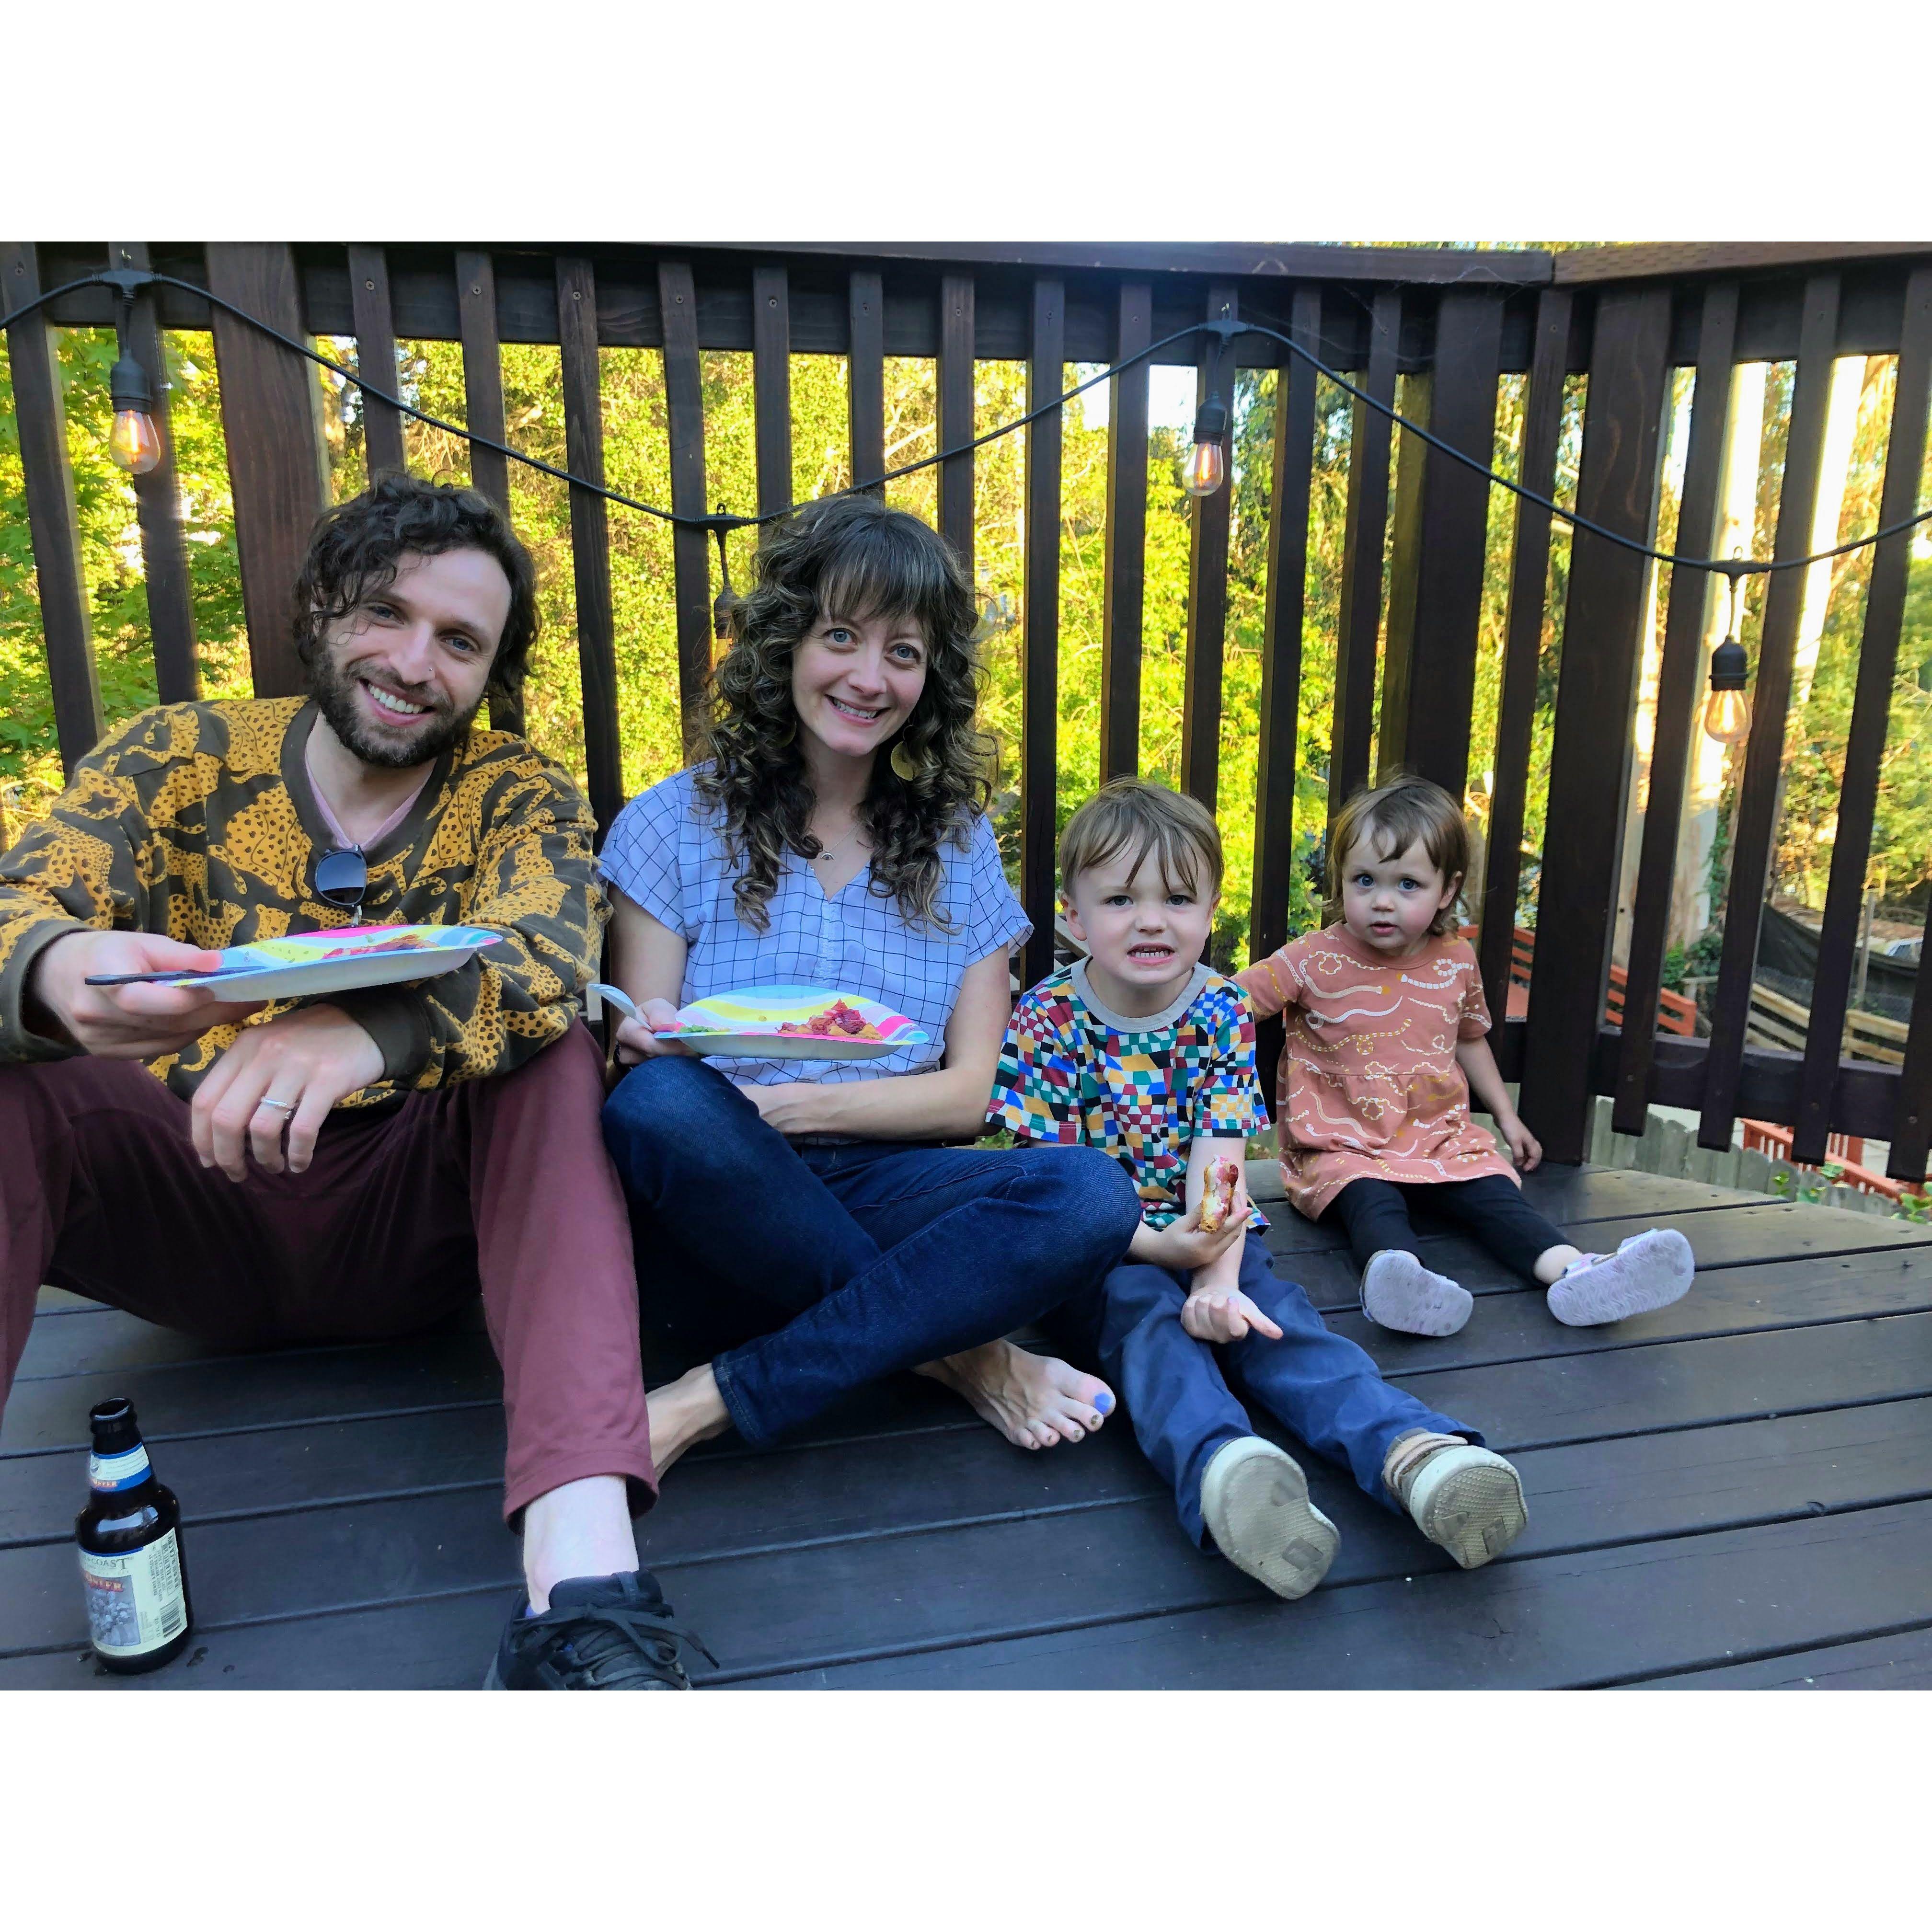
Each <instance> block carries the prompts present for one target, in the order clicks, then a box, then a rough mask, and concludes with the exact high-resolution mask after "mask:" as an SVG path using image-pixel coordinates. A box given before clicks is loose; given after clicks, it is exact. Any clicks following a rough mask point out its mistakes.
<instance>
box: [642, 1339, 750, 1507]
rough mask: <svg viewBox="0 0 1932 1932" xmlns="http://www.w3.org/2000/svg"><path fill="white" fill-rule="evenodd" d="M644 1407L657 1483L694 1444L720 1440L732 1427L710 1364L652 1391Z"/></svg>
mask: <svg viewBox="0 0 1932 1932" xmlns="http://www.w3.org/2000/svg"><path fill="white" fill-rule="evenodd" d="M644 1406H645V1408H646V1410H647V1411H648V1412H649V1416H650V1421H651V1461H652V1463H653V1464H654V1465H655V1466H656V1469H657V1472H658V1481H660V1482H661V1481H663V1480H664V1472H665V1471H666V1470H667V1469H669V1468H670V1466H671V1465H672V1464H673V1463H675V1462H676V1460H677V1459H678V1458H679V1457H680V1456H682V1454H684V1452H685V1451H686V1450H687V1449H688V1448H690V1447H691V1445H692V1444H693V1443H694V1442H708V1441H709V1440H710V1439H711V1438H712V1436H722V1435H723V1434H724V1432H725V1430H727V1429H729V1428H730V1426H731V1415H730V1411H729V1410H728V1409H726V1408H725V1406H724V1397H722V1396H721V1395H720V1394H718V1378H717V1377H716V1376H714V1375H713V1374H712V1373H711V1364H709V1362H706V1364H704V1366H703V1367H702V1368H699V1369H691V1370H687V1371H686V1372H685V1373H684V1374H682V1375H681V1376H679V1377H678V1379H677V1380H676V1382H666V1383H665V1384H664V1386H663V1387H662V1388H654V1389H652V1391H650V1392H649V1394H647V1395H646V1397H644Z"/></svg>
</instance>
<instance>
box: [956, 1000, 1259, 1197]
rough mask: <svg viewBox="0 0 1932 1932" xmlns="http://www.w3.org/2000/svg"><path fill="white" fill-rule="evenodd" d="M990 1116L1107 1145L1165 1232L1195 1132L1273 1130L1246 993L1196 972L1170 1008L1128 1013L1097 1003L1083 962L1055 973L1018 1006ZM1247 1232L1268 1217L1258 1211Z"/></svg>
mask: <svg viewBox="0 0 1932 1932" xmlns="http://www.w3.org/2000/svg"><path fill="white" fill-rule="evenodd" d="M986 1118H987V1121H988V1123H989V1124H990V1125H992V1126H994V1127H1007V1128H1010V1129H1011V1130H1012V1131H1013V1134H1014V1135H1015V1136H1016V1138H1018V1139H1022V1140H1030V1141H1050V1142H1058V1143H1059V1144H1060V1145H1062V1146H1065V1147H1097V1148H1106V1151H1108V1152H1109V1154H1112V1155H1113V1157H1115V1160H1118V1162H1119V1163H1121V1166H1123V1167H1124V1168H1125V1169H1127V1172H1128V1173H1129V1174H1130V1175H1133V1181H1134V1185H1135V1187H1136V1188H1138V1189H1139V1190H1140V1197H1141V1218H1142V1220H1144V1221H1145V1222H1146V1223H1147V1224H1148V1226H1150V1227H1151V1228H1164V1227H1166V1226H1167V1225H1168V1224H1169V1223H1170V1222H1172V1221H1175V1220H1179V1219H1180V1218H1181V1216H1182V1215H1183V1214H1184V1213H1185V1212H1186V1210H1187V1151H1188V1148H1189V1147H1190V1145H1191V1144H1192V1143H1193V1140H1194V1138H1195V1136H1196V1135H1197V1134H1212V1135H1215V1136H1227V1137H1228V1138H1229V1139H1245V1138H1246V1136H1248V1135H1250V1134H1258V1133H1262V1131H1263V1130H1265V1128H1266V1127H1267V1126H1268V1109H1267V1107H1266V1106H1265V1105H1264V1104H1263V1102H1262V1090H1261V1083H1260V1082H1259V1079H1256V1073H1255V1023H1254V1020H1253V1016H1251V1015H1250V1013H1249V1011H1248V1003H1247V998H1245V996H1244V995H1243V993H1242V992H1241V988H1240V987H1239V986H1236V985H1235V983H1234V981H1233V980H1228V979H1224V978H1223V977H1222V976H1221V975H1220V974H1218V973H1215V972H1211V971H1209V970H1208V968H1206V967H1205V966H1197V967H1196V968H1195V969H1194V974H1193V978H1191V979H1190V980H1189V981H1188V983H1187V986H1186V987H1185V988H1184V989H1183V990H1182V992H1181V995H1180V997H1179V998H1178V999H1177V1000H1175V1002H1174V1003H1173V1004H1172V1005H1171V1006H1169V1007H1167V1008H1166V1010H1165V1011H1163V1012H1161V1013H1150V1014H1148V1015H1147V1016H1145V1018H1142V1019H1127V1018H1124V1017H1123V1016H1121V1015H1120V1014H1118V1013H1110V1012H1109V1010H1107V1008H1106V1007H1104V1006H1103V1005H1102V1004H1101V1003H1100V1001H1099V1000H1098V999H1097V998H1095V996H1094V990H1093V988H1092V986H1091V985H1090V984H1089V983H1088V978H1087V968H1086V965H1085V962H1079V963H1076V965H1072V966H1070V967H1066V968H1062V969H1061V971H1059V972H1057V973H1052V974H1049V975H1048V976H1047V977H1046V978H1045V979H1044V980H1041V982H1040V984H1039V985H1038V986H1035V987H1034V988H1033V989H1032V990H1031V992H1028V993H1026V994H1025V995H1022V998H1021V1000H1020V1003H1019V1005H1018V1006H1017V1007H1015V1008H1014V1009H1013V1019H1012V1022H1011V1023H1010V1025H1008V1027H1007V1042H1006V1045H1005V1046H1004V1049H1002V1050H1001V1055H1000V1069H999V1071H998V1073H997V1074H995V1076H994V1078H993V1097H992V1103H991V1104H990V1105H989V1107H988V1109H987V1111H986ZM1248 1225H1249V1226H1250V1227H1255V1228H1265V1227H1266V1226H1268V1218H1267V1217H1266V1216H1265V1215H1264V1214H1262V1212H1261V1211H1260V1210H1259V1208H1256V1209H1255V1210H1254V1211H1253V1213H1251V1214H1250V1216H1249V1217H1248Z"/></svg>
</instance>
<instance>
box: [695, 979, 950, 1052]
mask: <svg viewBox="0 0 1932 1932" xmlns="http://www.w3.org/2000/svg"><path fill="white" fill-rule="evenodd" d="M841 1001H843V1002H844V1005H845V1007H846V1008H847V1010H850V1011H851V1012H853V1013H856V1014H857V1015H858V1016H859V1018H860V1019H862V1020H865V1021H866V1022H869V1023H870V1024H871V1025H872V1026H874V1027H875V1028H877V1030H878V1034H879V1037H878V1038H877V1039H876V1040H862V1039H855V1038H853V1037H852V1036H851V1035H850V1034H844V1033H840V1032H822V1033H786V1032H784V1031H782V1029H783V1028H785V1027H786V1026H787V1025H790V1026H795V1027H797V1026H804V1025H807V1024H808V1023H809V1022H811V1021H812V1020H813V1019H816V1018H818V1017H820V1016H823V1014H824V1013H826V1010H827V1009H828V1008H829V1007H834V1006H835V1005H837V1004H838V1003H839V1002H841ZM677 1019H678V1025H677V1028H676V1031H675V1032H671V1031H668V1030H667V1031H665V1032H664V1033H662V1034H659V1035H658V1037H659V1038H660V1039H661V1040H682V1042H683V1043H685V1045H686V1046H688V1047H689V1048H690V1049H691V1051H692V1052H694V1053H697V1054H700V1055H703V1056H704V1057H705V1058H718V1059H726V1060H880V1059H883V1058H884V1057H885V1055H887V1054H889V1053H896V1052H898V1050H899V1049H900V1048H901V1047H903V1046H924V1045H925V1044H926V1041H927V1040H928V1038H929V1035H927V1034H924V1033H922V1032H921V1031H919V1028H917V1027H916V1026H915V1025H913V1023H912V1022H911V1021H910V1020H909V1019H907V1018H906V1016H905V1015H904V1013H894V1012H893V1011H892V1008H891V1007H888V1006H884V1005H882V1004H880V1002H879V1001H877V1000H868V999H865V998H862V996H861V995H859V994H856V993H841V992H838V991H836V990H835V989H832V988H831V987H828V986H747V987H745V988H744V989H742V990H741V991H739V992H730V993H714V994H712V996H711V997H710V998H709V999H708V1000H694V1001H692V1003H691V1004H690V1005H689V1006H688V1007H683V1008H682V1009H681V1010H679V1013H678V1016H677Z"/></svg>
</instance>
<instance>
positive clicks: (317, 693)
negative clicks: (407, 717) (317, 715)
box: [310, 646, 483, 771]
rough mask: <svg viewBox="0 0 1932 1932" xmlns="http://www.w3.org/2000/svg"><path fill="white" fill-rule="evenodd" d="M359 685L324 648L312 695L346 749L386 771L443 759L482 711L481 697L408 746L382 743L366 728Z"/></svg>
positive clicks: (436, 721) (438, 721)
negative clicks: (358, 691)
mask: <svg viewBox="0 0 1932 1932" xmlns="http://www.w3.org/2000/svg"><path fill="white" fill-rule="evenodd" d="M359 682H360V680H359V679H357V678H356V677H355V676H353V675H352V674H350V673H348V672H346V671H344V670H343V669H342V668H341V666H340V665H339V664H338V663H337V661H336V660H335V654H334V653H333V652H332V651H330V650H329V649H328V648H327V647H326V646H325V647H324V648H323V650H322V651H321V652H320V653H319V655H318V656H317V660H316V663H315V665H314V670H312V672H311V676H310V693H311V696H313V697H314V699H315V702H316V708H317V709H318V710H319V711H320V712H321V713H322V715H323V717H324V718H326V720H327V721H328V723H329V729H330V730H332V731H333V732H334V733H335V735H336V737H337V739H338V740H339V741H340V742H341V745H342V748H344V750H345V751H348V752H350V754H352V755H353V756H354V757H359V758H360V759H361V760H362V762H363V763H365V765H375V766H380V768H381V769H384V770H386V771H407V769H409V768H410V766H412V765H425V764H428V763H429V762H430V761H431V760H432V759H434V758H440V757H442V755H443V753H444V752H445V751H448V750H449V748H450V746H451V745H453V744H455V742H456V741H457V740H458V739H459V738H460V737H461V736H463V733H465V732H466V731H467V730H469V726H470V723H471V721H472V720H473V719H474V718H475V715H476V714H477V712H478V711H480V710H481V709H482V708H483V705H482V700H481V698H479V699H478V700H477V701H476V703H474V704H472V706H470V707H469V709H468V710H467V711H466V712H463V713H462V714H461V715H457V714H455V713H454V712H444V713H442V714H440V715H437V716H436V717H435V718H434V721H433V722H431V724H428V726H427V727H425V729H424V730H422V732H421V733H419V734H418V735H416V736H413V737H412V738H411V739H410V742H408V743H407V745H391V744H383V743H382V742H379V741H378V740H377V739H374V738H372V737H371V736H369V734H368V732H367V730H365V727H364V724H363V721H362V712H361V711H360V709H359V708H358V706H357V703H356V688H357V686H358V685H359Z"/></svg>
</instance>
